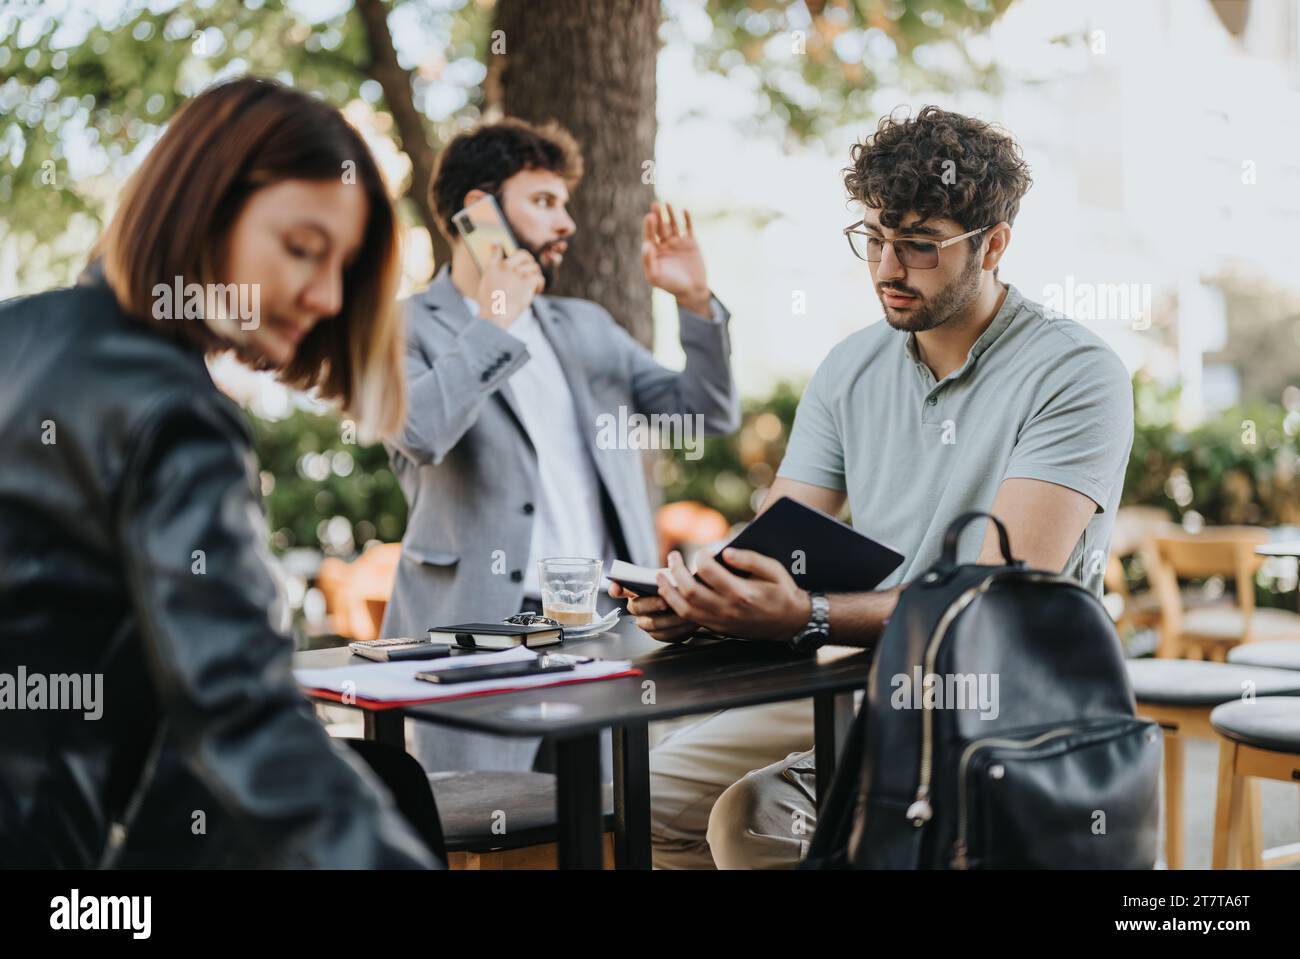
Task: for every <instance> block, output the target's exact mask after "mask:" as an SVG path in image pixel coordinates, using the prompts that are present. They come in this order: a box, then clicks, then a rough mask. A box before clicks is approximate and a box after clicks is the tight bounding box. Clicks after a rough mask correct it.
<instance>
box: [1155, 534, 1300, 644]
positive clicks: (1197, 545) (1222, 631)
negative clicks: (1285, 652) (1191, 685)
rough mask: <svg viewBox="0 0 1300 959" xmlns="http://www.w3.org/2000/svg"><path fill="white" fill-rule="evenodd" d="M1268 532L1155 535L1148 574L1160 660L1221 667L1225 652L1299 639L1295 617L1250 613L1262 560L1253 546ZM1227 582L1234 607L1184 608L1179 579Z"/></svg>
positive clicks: (1299, 619)
mask: <svg viewBox="0 0 1300 959" xmlns="http://www.w3.org/2000/svg"><path fill="white" fill-rule="evenodd" d="M1268 540H1269V532H1268V530H1266V529H1263V528H1262V527H1257V526H1218V527H1212V528H1209V529H1206V530H1204V531H1202V532H1200V533H1181V534H1177V535H1162V536H1156V537H1154V538H1153V540H1152V544H1151V549H1152V560H1153V568H1152V569H1150V570H1149V575H1150V576H1151V578H1152V582H1153V584H1154V586H1155V591H1156V593H1157V595H1158V596H1159V597H1160V608H1161V626H1160V646H1159V649H1158V652H1157V654H1156V655H1158V656H1160V657H1161V658H1164V659H1180V658H1188V659H1212V660H1216V661H1218V662H1223V661H1224V660H1225V659H1226V656H1227V653H1228V650H1230V649H1232V648H1233V647H1234V646H1237V645H1240V644H1242V643H1249V642H1252V641H1255V640H1265V639H1285V638H1296V637H1300V614H1297V613H1292V612H1289V611H1287V610H1281V609H1256V608H1255V582H1254V575H1255V571H1256V570H1257V569H1258V568H1259V566H1260V564H1261V563H1262V562H1263V557H1261V556H1257V555H1255V547H1257V546H1259V545H1261V544H1263V543H1266V542H1268ZM1210 576H1224V577H1230V578H1231V579H1232V581H1233V582H1234V584H1235V586H1236V602H1235V603H1231V602H1223V603H1216V604H1214V605H1210V606H1203V607H1198V608H1187V606H1186V604H1185V603H1184V600H1183V597H1182V594H1181V593H1180V592H1179V588H1178V580H1179V579H1204V578H1207V577H1210Z"/></svg>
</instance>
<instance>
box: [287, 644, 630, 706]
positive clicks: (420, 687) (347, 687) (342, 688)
mask: <svg viewBox="0 0 1300 959" xmlns="http://www.w3.org/2000/svg"><path fill="white" fill-rule="evenodd" d="M554 655H556V656H557V657H558V656H560V655H562V654H554ZM536 656H537V653H536V651H534V650H531V649H527V648H525V647H523V646H516V647H514V648H513V649H506V650H501V651H500V652H494V653H474V654H471V655H468V656H451V657H448V658H446V659H432V660H429V659H426V660H407V661H404V662H397V663H366V664H363V665H359V666H335V667H331V668H328V669H295V670H294V671H293V676H294V679H296V680H297V681H298V685H299V686H303V687H305V688H308V689H327V690H331V691H333V692H336V693H342V694H350V695H351V696H354V697H356V698H357V699H368V700H374V701H376V702H385V703H391V702H402V701H405V700H413V699H418V700H422V701H426V702H434V701H436V700H440V699H454V698H455V697H457V696H464V695H466V694H467V693H486V692H497V691H503V690H510V689H529V688H533V687H538V686H554V685H557V684H559V683H570V682H573V681H574V680H579V679H601V678H603V677H606V676H612V675H615V674H617V673H622V672H626V671H627V670H629V669H631V668H632V664H631V663H630V662H628V661H627V660H625V659H624V660H610V659H605V660H598V661H596V662H592V663H579V664H578V665H577V666H575V667H574V669H573V671H572V672H564V673H543V674H541V675H539V676H516V677H513V678H511V679H488V680H484V681H482V682H478V683H456V684H454V685H451V686H447V687H440V686H438V685H435V684H433V683H426V682H424V681H423V680H420V679H416V678H415V674H416V673H423V672H434V671H436V672H442V671H443V670H453V669H463V668H465V667H466V666H484V665H487V664H489V663H510V662H516V661H519V660H526V659H533V658H535V657H536Z"/></svg>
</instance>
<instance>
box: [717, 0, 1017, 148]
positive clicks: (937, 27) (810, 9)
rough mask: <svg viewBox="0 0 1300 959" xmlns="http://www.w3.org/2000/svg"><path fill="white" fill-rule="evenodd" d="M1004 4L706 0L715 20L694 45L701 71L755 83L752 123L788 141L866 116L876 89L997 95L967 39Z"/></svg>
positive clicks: (1006, 0)
mask: <svg viewBox="0 0 1300 959" xmlns="http://www.w3.org/2000/svg"><path fill="white" fill-rule="evenodd" d="M1011 3H1012V0H801V2H793V3H792V2H790V0H707V4H706V10H707V11H708V15H709V17H710V18H711V19H712V21H713V29H712V31H711V32H710V33H709V35H708V37H707V39H705V40H703V41H702V42H699V43H697V44H696V58H697V62H698V63H699V65H700V66H701V67H702V68H703V69H707V70H713V71H716V72H719V73H722V74H724V75H726V76H728V77H730V78H732V79H735V80H737V81H738V82H740V83H742V84H744V85H745V86H756V87H757V89H758V92H759V95H760V97H761V98H762V99H763V100H765V101H766V104H765V106H766V107H767V109H766V110H764V111H763V112H762V113H761V114H760V115H759V116H757V117H756V118H755V119H756V121H757V122H759V123H765V124H768V125H773V126H775V127H776V128H777V129H779V130H782V131H784V132H787V133H788V134H790V135H791V136H792V137H794V138H806V137H810V136H816V135H820V134H822V133H825V132H826V131H828V130H830V129H833V128H834V127H836V126H838V125H840V124H843V123H846V122H855V123H860V122H861V121H862V118H863V117H869V116H874V115H875V113H876V110H875V109H874V108H873V106H872V102H871V98H872V94H873V93H875V91H876V90H877V89H878V88H881V87H902V88H908V89H931V90H936V91H940V92H950V91H957V90H969V89H984V90H989V91H992V90H995V89H997V85H998V76H997V72H996V70H995V69H994V67H993V65H992V63H980V62H977V60H976V59H975V58H973V57H972V56H971V53H970V50H969V48H968V46H967V44H966V42H965V41H966V40H967V39H968V38H969V37H970V36H971V35H972V34H976V33H979V32H981V31H983V30H986V29H987V28H988V27H989V26H990V25H991V24H992V23H993V22H994V21H995V20H997V19H998V17H1000V16H1001V15H1002V14H1003V13H1004V12H1005V11H1006V9H1007V8H1008V7H1009V6H1010V5H1011Z"/></svg>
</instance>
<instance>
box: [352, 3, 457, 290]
mask: <svg viewBox="0 0 1300 959" xmlns="http://www.w3.org/2000/svg"><path fill="white" fill-rule="evenodd" d="M356 11H357V13H358V15H359V16H360V18H361V23H362V24H363V25H364V27H365V34H366V48H367V50H368V51H369V53H370V62H369V63H368V64H367V65H366V74H367V75H368V76H369V77H370V79H372V80H374V81H376V82H377V83H378V84H379V85H380V87H382V88H383V91H384V102H385V103H387V104H388V109H389V111H390V112H391V113H392V114H393V122H394V123H395V124H396V126H397V136H398V140H399V141H400V146H401V148H402V152H403V153H405V154H406V155H407V157H409V158H410V160H411V183H410V185H409V186H408V187H407V190H406V195H407V196H408V197H409V198H410V200H411V202H412V203H413V204H415V210H416V213H417V214H419V217H420V222H421V223H423V224H424V228H425V229H426V230H428V231H429V238H430V239H431V240H432V241H433V261H434V263H436V264H442V263H449V262H451V247H450V245H449V244H448V243H447V238H446V237H445V236H443V235H442V231H441V230H440V229H438V218H437V216H436V215H435V214H434V212H433V204H431V203H430V202H429V181H430V180H431V179H432V178H433V162H434V157H435V155H436V154H435V153H434V150H433V147H432V146H431V145H430V144H429V135H428V131H427V129H426V127H425V125H424V118H423V117H422V116H420V111H419V110H417V109H416V108H415V97H414V96H413V95H412V93H411V71H409V70H404V69H402V65H401V64H400V63H398V62H397V51H396V50H394V49H393V37H392V34H391V33H390V32H389V30H388V13H389V8H388V4H387V3H385V2H384V0H356Z"/></svg>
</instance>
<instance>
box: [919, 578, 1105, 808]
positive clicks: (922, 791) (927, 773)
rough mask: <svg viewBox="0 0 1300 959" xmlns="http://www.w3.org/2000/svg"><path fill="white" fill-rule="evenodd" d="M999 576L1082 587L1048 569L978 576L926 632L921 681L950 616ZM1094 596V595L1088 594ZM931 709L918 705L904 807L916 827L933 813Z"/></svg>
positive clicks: (928, 672) (936, 654) (930, 667)
mask: <svg viewBox="0 0 1300 959" xmlns="http://www.w3.org/2000/svg"><path fill="white" fill-rule="evenodd" d="M999 579H1018V580H1026V581H1030V582H1045V583H1062V584H1064V585H1067V586H1075V587H1078V588H1079V589H1081V590H1083V591H1084V592H1085V593H1087V594H1088V595H1089V596H1092V593H1088V591H1087V590H1085V589H1083V586H1081V585H1080V584H1079V583H1077V582H1075V581H1074V580H1072V579H1069V578H1068V577H1065V576H1057V575H1054V574H1052V573H993V574H992V575H990V576H986V577H985V578H984V579H982V580H980V582H978V583H977V584H975V585H974V586H972V587H970V588H969V589H967V590H966V591H965V592H964V593H962V594H961V595H960V596H958V597H957V598H956V599H955V600H953V601H952V602H951V603H950V604H949V605H948V608H947V609H946V610H944V613H943V616H942V617H940V619H939V622H938V623H937V624H936V625H935V627H934V632H933V633H931V635H930V642H929V644H928V645H927V646H926V650H925V674H924V675H923V676H922V677H921V681H922V682H924V681H925V676H929V675H931V674H933V673H934V664H935V661H936V660H937V659H938V658H939V647H940V646H941V645H942V644H943V640H944V637H945V636H946V635H947V633H948V628H949V627H950V626H951V625H952V623H953V620H955V619H956V618H957V616H958V615H960V613H961V611H962V610H964V609H965V608H966V607H967V606H969V605H970V604H971V602H972V601H973V600H974V599H975V597H976V596H978V595H979V594H980V593H983V592H986V591H987V590H988V588H989V587H990V586H991V585H993V583H994V582H995V581H997V580H999ZM1092 598H1093V599H1094V600H1095V599H1096V597H1095V596H1093V597H1092ZM932 712H933V710H931V709H928V708H926V707H925V703H924V699H922V706H921V776H920V782H919V783H918V785H917V787H916V798H915V799H913V800H912V804H911V805H910V806H908V807H907V812H906V813H905V814H904V816H905V818H907V819H909V820H911V822H912V825H913V826H915V827H917V828H918V829H919V828H921V827H922V826H924V825H925V824H926V823H927V822H929V821H930V819H931V817H933V815H934V808H933V807H932V806H931V805H930V777H931V773H932V769H931V766H932V764H933V762H934V719H933V718H932V716H931V713H932Z"/></svg>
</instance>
